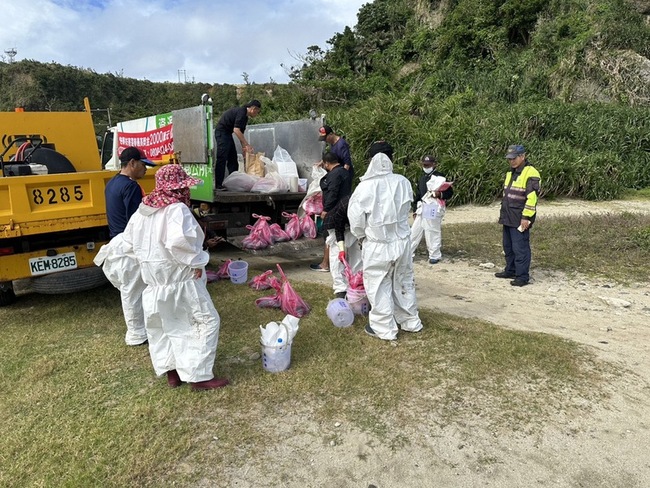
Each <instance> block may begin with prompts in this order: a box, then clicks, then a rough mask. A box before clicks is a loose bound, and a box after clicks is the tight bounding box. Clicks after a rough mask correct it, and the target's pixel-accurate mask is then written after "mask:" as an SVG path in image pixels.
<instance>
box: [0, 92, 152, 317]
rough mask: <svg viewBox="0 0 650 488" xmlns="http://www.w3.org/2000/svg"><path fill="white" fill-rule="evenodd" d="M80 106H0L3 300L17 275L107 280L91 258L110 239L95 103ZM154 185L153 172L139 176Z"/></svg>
mask: <svg viewBox="0 0 650 488" xmlns="http://www.w3.org/2000/svg"><path fill="white" fill-rule="evenodd" d="M84 107H85V110H84V111H80V112H25V111H20V110H18V111H15V112H0V155H1V156H0V168H1V170H2V176H1V177H0V306H4V305H8V304H10V303H12V302H13V301H14V300H15V293H14V290H13V282H14V281H15V280H21V279H26V278H29V279H31V280H32V285H33V289H34V290H35V291H38V292H43V293H56V292H58V293H61V292H75V291H80V290H83V289H88V288H90V287H92V286H97V284H99V283H101V282H105V281H104V277H103V275H102V273H101V270H100V269H99V268H97V267H96V266H95V265H94V263H93V258H94V257H95V254H96V253H97V250H98V249H99V247H100V246H101V245H102V244H104V243H105V242H107V241H108V225H107V222H106V205H105V201H104V187H105V185H106V182H107V181H108V180H109V179H111V178H112V177H113V176H114V175H115V172H114V171H105V170H102V165H101V161H100V155H99V150H98V147H97V139H96V137H95V131H94V126H93V121H92V114H91V110H90V103H89V101H88V99H85V100H84ZM141 184H143V187H145V190H147V189H148V190H151V189H152V188H153V177H152V176H151V175H149V178H147V179H146V181H142V180H141Z"/></svg>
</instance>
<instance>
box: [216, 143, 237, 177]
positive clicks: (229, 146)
mask: <svg viewBox="0 0 650 488" xmlns="http://www.w3.org/2000/svg"><path fill="white" fill-rule="evenodd" d="M214 135H215V139H216V142H217V163H216V165H215V168H214V182H215V185H216V186H217V187H219V186H221V185H223V180H224V178H225V176H226V167H228V174H230V173H233V172H235V171H237V170H238V169H239V162H238V161H237V148H236V147H235V141H234V139H233V138H232V134H228V133H227V132H221V131H215V133H214Z"/></svg>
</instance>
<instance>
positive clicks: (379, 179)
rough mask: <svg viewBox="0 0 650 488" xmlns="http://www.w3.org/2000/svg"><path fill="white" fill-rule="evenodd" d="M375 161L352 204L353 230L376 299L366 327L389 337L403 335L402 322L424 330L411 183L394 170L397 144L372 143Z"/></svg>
mask: <svg viewBox="0 0 650 488" xmlns="http://www.w3.org/2000/svg"><path fill="white" fill-rule="evenodd" d="M370 156H371V158H372V159H371V160H370V164H369V165H368V169H367V171H366V173H365V174H364V175H363V176H362V177H361V178H360V183H359V185H358V186H357V187H356V189H355V190H354V193H352V197H351V198H350V203H349V206H348V218H349V220H350V231H351V232H352V234H353V235H354V236H355V237H356V238H357V239H358V240H359V242H360V243H361V245H362V250H361V257H362V260H363V284H364V287H365V289H366V293H367V294H368V300H369V301H370V306H371V309H370V313H369V314H368V318H369V324H367V325H366V327H365V331H366V333H368V334H369V335H371V336H374V337H378V338H380V339H384V340H394V339H396V338H397V332H398V325H399V327H400V328H401V329H402V330H404V331H408V332H419V331H421V330H422V322H421V321H420V316H419V314H418V309H417V300H416V297H415V275H414V273H413V259H412V257H411V240H410V237H411V230H410V228H409V223H408V219H409V211H410V208H411V202H412V201H413V189H412V188H411V183H410V182H409V181H408V180H407V179H406V178H405V177H403V176H401V175H398V174H394V173H393V163H392V161H391V159H390V157H389V156H392V147H391V146H390V144H388V143H386V142H384V141H378V142H375V143H373V144H372V146H371V147H370Z"/></svg>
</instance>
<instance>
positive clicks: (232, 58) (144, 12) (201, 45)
mask: <svg viewBox="0 0 650 488" xmlns="http://www.w3.org/2000/svg"><path fill="white" fill-rule="evenodd" d="M371 2H372V0H265V1H263V0H230V1H224V0H0V11H2V17H3V22H2V26H1V27H0V56H2V57H3V58H4V59H3V61H5V62H7V61H8V60H9V57H8V55H7V54H6V52H5V51H8V50H11V49H15V50H16V51H17V53H16V55H15V58H14V59H15V60H16V61H20V60H23V59H31V60H34V61H39V62H43V63H50V62H54V63H58V64H62V65H64V66H76V67H79V68H87V69H91V70H93V71H95V72H96V73H101V74H103V73H113V74H115V75H120V76H124V77H127V78H136V79H140V80H149V81H155V82H164V81H169V82H179V81H181V82H202V83H210V84H215V83H218V84H222V83H227V84H237V83H243V82H244V76H243V74H244V73H246V74H247V75H248V81H249V82H255V83H266V82H269V81H271V80H273V81H275V82H278V83H286V82H287V81H289V78H288V75H287V73H286V69H285V68H283V67H282V65H284V66H293V65H300V64H301V63H300V62H299V60H298V59H299V57H300V56H303V55H305V54H306V53H307V48H308V47H309V46H313V45H316V46H319V47H320V48H321V49H324V50H325V49H328V48H329V47H330V46H329V45H328V44H327V40H328V39H331V38H332V37H333V36H334V35H335V34H336V33H337V32H343V30H344V29H345V26H349V27H351V28H353V27H354V26H355V25H356V21H357V12H358V11H359V8H360V7H361V6H362V5H363V4H365V3H371Z"/></svg>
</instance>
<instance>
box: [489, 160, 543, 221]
mask: <svg viewBox="0 0 650 488" xmlns="http://www.w3.org/2000/svg"><path fill="white" fill-rule="evenodd" d="M513 175H515V179H514V180H513V179H512V177H513ZM540 181H541V180H540V175H539V171H537V170H536V169H535V168H533V167H532V166H530V164H529V163H528V161H526V162H525V166H524V167H523V169H522V170H521V172H516V171H508V172H507V173H506V179H505V182H504V183H503V201H502V202H501V215H500V217H499V223H500V224H503V225H507V226H510V227H518V226H519V223H520V221H521V219H522V217H523V218H525V219H527V220H530V221H531V222H534V220H535V212H536V211H537V198H538V195H539V185H540Z"/></svg>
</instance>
